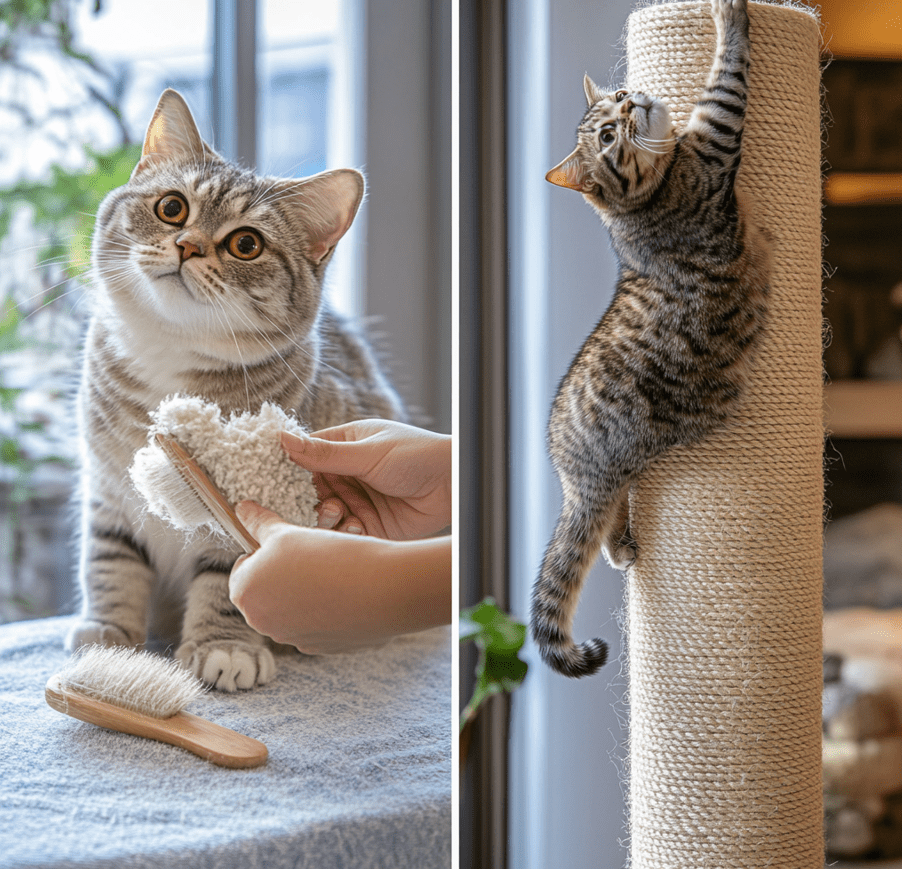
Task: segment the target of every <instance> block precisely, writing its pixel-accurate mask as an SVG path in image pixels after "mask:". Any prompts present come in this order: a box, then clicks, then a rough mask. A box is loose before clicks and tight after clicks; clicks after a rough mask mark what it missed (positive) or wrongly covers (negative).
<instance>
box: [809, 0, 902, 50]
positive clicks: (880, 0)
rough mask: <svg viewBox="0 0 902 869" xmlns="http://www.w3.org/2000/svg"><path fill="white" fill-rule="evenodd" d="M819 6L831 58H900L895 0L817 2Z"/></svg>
mask: <svg viewBox="0 0 902 869" xmlns="http://www.w3.org/2000/svg"><path fill="white" fill-rule="evenodd" d="M819 5H820V7H821V21H823V22H824V25H823V26H824V38H825V42H826V45H827V48H828V50H829V51H830V52H831V53H832V54H833V56H834V57H883V58H902V3H900V2H899V0H820V4H819Z"/></svg>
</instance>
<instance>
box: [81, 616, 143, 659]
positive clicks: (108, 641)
mask: <svg viewBox="0 0 902 869" xmlns="http://www.w3.org/2000/svg"><path fill="white" fill-rule="evenodd" d="M144 639H145V638H144V637H131V636H129V634H127V633H126V632H125V630H123V629H122V628H120V627H119V626H118V625H113V624H110V623H109V622H100V621H95V620H94V619H82V620H81V621H78V622H76V623H75V625H73V627H72V629H71V630H70V631H69V636H68V637H67V638H66V648H67V649H68V650H69V651H70V652H74V651H76V650H77V649H80V648H81V647H82V646H90V645H94V644H96V645H98V646H129V647H131V648H135V647H136V646H140V645H141V644H142V643H143V642H144Z"/></svg>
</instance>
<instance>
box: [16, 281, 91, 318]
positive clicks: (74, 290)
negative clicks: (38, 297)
mask: <svg viewBox="0 0 902 869" xmlns="http://www.w3.org/2000/svg"><path fill="white" fill-rule="evenodd" d="M84 292H85V288H84V287H83V286H80V285H79V286H77V287H73V288H72V289H71V290H66V292H65V293H59V294H58V295H55V296H54V297H53V298H52V299H48V300H47V301H46V302H44V303H43V304H41V305H38V307H37V308H35V309H34V310H33V311H29V312H28V313H27V314H26V315H25V316H24V317H23V318H22V320H23V322H24V321H25V320H28V319H30V318H31V317H33V316H34V315H35V314H38V313H40V312H41V311H43V310H44V308H47V307H49V306H50V305H53V304H54V303H56V302H58V301H59V300H60V299H64V298H66V296H71V295H72V294H73V293H81V294H82V295H81V296H79V298H78V299H76V303H77V302H78V301H80V300H81V298H83V296H84ZM32 298H34V297H32ZM73 307H74V306H73Z"/></svg>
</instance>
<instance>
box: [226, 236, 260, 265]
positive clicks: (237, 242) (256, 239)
mask: <svg viewBox="0 0 902 869" xmlns="http://www.w3.org/2000/svg"><path fill="white" fill-rule="evenodd" d="M225 245H226V250H227V251H228V252H229V253H230V254H231V255H232V256H234V257H237V258H238V259H243V260H252V259H256V258H257V257H258V256H260V254H261V253H263V239H262V237H261V236H260V233H259V232H256V231H255V230H253V229H236V230H235V231H234V232H233V233H231V234H230V235H229V236H228V238H226V240H225Z"/></svg>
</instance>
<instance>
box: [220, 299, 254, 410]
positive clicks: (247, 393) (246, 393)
mask: <svg viewBox="0 0 902 869" xmlns="http://www.w3.org/2000/svg"><path fill="white" fill-rule="evenodd" d="M213 303H214V306H213V311H214V313H215V314H216V319H217V320H218V321H219V322H220V323H221V324H222V325H223V326H225V327H226V328H227V329H228V330H229V333H230V334H231V336H232V341H234V343H235V352H236V353H237V354H238V361H239V362H240V363H241V374H242V375H243V377H244V396H245V398H246V400H247V409H248V410H250V409H251V389H250V384H249V383H248V378H247V366H246V365H245V364H244V357H243V356H242V355H241V345H240V343H239V342H238V336H237V335H236V334H235V330H234V329H233V328H232V326H231V324H230V323H229V318H228V315H227V313H226V310H225V305H224V304H223V302H222V300H221V299H217V298H216V297H214V298H213ZM220 311H221V312H222V316H221V317H220V316H219V312H220Z"/></svg>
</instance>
